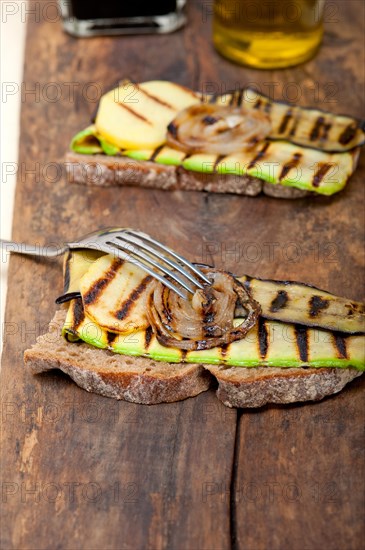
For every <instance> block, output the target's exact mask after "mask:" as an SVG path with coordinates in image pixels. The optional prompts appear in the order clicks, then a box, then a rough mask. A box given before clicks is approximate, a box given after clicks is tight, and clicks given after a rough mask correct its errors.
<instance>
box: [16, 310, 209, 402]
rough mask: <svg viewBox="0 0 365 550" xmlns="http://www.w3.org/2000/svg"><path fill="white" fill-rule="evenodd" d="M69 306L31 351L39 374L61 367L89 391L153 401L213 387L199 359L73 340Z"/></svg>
mask: <svg viewBox="0 0 365 550" xmlns="http://www.w3.org/2000/svg"><path fill="white" fill-rule="evenodd" d="M65 318H66V312H65V310H60V311H58V312H57V313H56V315H55V316H54V318H53V320H52V321H51V323H50V326H49V332H48V333H47V334H43V335H42V336H40V337H39V338H38V339H37V343H36V344H35V345H34V346H33V347H32V348H31V349H29V350H26V351H25V354H24V361H25V364H26V365H27V366H28V367H29V368H30V369H31V371H32V372H33V373H34V374H38V373H40V372H45V371H48V370H52V369H60V370H62V371H63V372H64V373H66V374H68V375H69V376H70V377H71V378H72V380H74V382H76V384H77V385H78V386H80V387H81V388H83V389H84V390H86V391H90V392H94V393H100V394H101V395H104V396H106V397H113V398H114V399H124V400H125V401H132V402H134V403H144V404H146V405H152V404H155V403H171V402H174V401H179V400H181V399H186V398H187V397H192V396H194V395H197V394H199V393H201V392H203V391H205V390H207V389H208V388H209V386H210V384H211V382H212V377H211V375H210V374H209V372H208V371H205V370H204V369H203V367H201V366H199V365H195V364H188V363H185V364H183V365H182V364H176V363H162V362H157V361H151V360H150V359H145V358H143V357H128V356H125V355H119V354H116V353H113V352H111V351H107V350H103V349H98V348H95V347H93V346H90V345H88V344H85V343H72V344H70V343H68V342H67V341H66V340H65V339H64V338H63V336H61V328H62V326H63V323H64V321H65Z"/></svg>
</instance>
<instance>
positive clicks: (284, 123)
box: [278, 109, 294, 135]
mask: <svg viewBox="0 0 365 550" xmlns="http://www.w3.org/2000/svg"><path fill="white" fill-rule="evenodd" d="M292 117H293V111H292V109H288V110H287V112H286V113H285V114H284V116H283V118H282V121H281V122H280V126H279V130H278V133H279V134H284V133H285V131H286V129H287V127H288V124H289V121H290V120H291V119H292ZM293 135H294V134H293Z"/></svg>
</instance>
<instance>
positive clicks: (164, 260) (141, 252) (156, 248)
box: [107, 229, 211, 298]
mask: <svg viewBox="0 0 365 550" xmlns="http://www.w3.org/2000/svg"><path fill="white" fill-rule="evenodd" d="M107 244H108V245H111V246H114V247H116V248H117V249H120V250H123V251H124V252H126V253H127V257H126V258H125V259H127V260H128V261H130V262H131V263H134V264H136V265H138V266H139V267H141V268H142V269H144V270H145V271H147V272H148V273H150V274H151V275H153V276H154V277H155V278H157V279H158V280H160V281H161V282H162V283H163V284H165V285H166V286H168V287H169V288H171V289H172V290H174V291H175V292H177V294H179V295H180V296H181V297H182V298H186V295H185V293H183V292H181V290H180V289H179V288H178V287H176V286H175V285H174V284H173V283H171V281H169V279H166V277H164V276H163V274H165V275H167V276H168V277H169V278H170V279H171V280H172V281H174V282H175V283H177V284H178V285H180V286H181V287H182V288H183V289H185V290H187V291H188V292H190V293H191V294H194V292H195V290H196V288H203V283H205V284H211V282H210V281H209V279H208V278H207V277H206V276H205V275H204V274H203V273H201V271H200V270H199V269H198V268H197V267H196V266H194V265H193V264H192V263H190V262H189V261H188V260H186V259H185V258H184V257H182V256H180V255H179V254H177V253H176V252H175V251H173V250H171V249H170V248H168V247H167V246H165V245H164V244H162V243H160V242H159V241H156V240H155V239H153V238H152V237H150V236H149V235H146V234H145V233H142V232H140V231H133V230H129V229H126V230H123V232H122V233H118V234H117V235H115V236H114V237H113V238H111V239H110V240H109V241H108V242H107ZM172 258H174V259H172ZM175 260H176V261H175ZM146 264H147V265H146ZM150 266H153V268H156V269H157V272H156V270H155V269H152V267H150ZM169 268H172V269H169ZM179 274H180V275H179ZM184 279H185V280H184ZM169 283H170V284H169ZM189 283H192V284H193V285H194V286H195V287H196V288H192V286H191V284H189Z"/></svg>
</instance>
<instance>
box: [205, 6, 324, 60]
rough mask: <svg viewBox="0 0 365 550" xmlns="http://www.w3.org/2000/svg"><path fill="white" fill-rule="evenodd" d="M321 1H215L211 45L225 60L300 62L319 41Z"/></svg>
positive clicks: (316, 46) (315, 49)
mask: <svg viewBox="0 0 365 550" xmlns="http://www.w3.org/2000/svg"><path fill="white" fill-rule="evenodd" d="M324 3H325V0H214V18H213V42H214V45H215V47H216V49H217V50H218V51H219V52H220V53H221V54H222V55H223V56H225V57H227V58H228V59H231V60H232V61H236V62H238V63H241V64H243V65H248V66H251V67H256V68H260V69H275V68H284V67H290V66H292V65H297V64H299V63H303V62H304V61H307V60H308V59H310V58H311V57H313V56H314V55H315V53H316V52H317V50H318V48H319V46H320V44H321V41H322V36H323V12H324Z"/></svg>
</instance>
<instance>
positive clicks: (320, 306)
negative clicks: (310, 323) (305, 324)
mask: <svg viewBox="0 0 365 550" xmlns="http://www.w3.org/2000/svg"><path fill="white" fill-rule="evenodd" d="M329 305H330V303H329V301H328V300H326V299H324V298H321V296H316V295H314V296H312V298H311V299H310V301H309V316H310V317H317V316H318V315H319V314H320V313H321V312H322V311H323V310H324V309H327V308H328V307H329Z"/></svg>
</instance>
